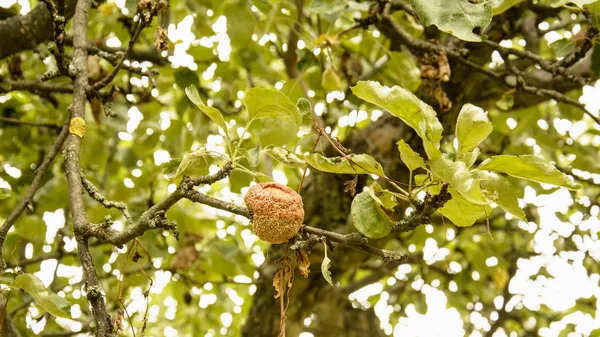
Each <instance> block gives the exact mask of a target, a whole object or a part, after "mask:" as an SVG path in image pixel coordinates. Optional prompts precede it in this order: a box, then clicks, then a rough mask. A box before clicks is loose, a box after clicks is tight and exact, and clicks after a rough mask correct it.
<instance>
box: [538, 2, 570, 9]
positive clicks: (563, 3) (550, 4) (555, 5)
mask: <svg viewBox="0 0 600 337" xmlns="http://www.w3.org/2000/svg"><path fill="white" fill-rule="evenodd" d="M567 2H571V1H569V0H540V1H539V3H540V4H541V5H544V6H550V7H554V8H556V7H561V6H564V5H565V4H566V3H567Z"/></svg>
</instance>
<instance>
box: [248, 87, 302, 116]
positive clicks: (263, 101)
mask: <svg viewBox="0 0 600 337" xmlns="http://www.w3.org/2000/svg"><path fill="white" fill-rule="evenodd" d="M244 104H245V105H246V109H248V116H249V117H250V120H253V119H257V118H264V117H272V118H278V117H280V118H284V119H288V120H290V121H292V122H294V123H295V124H296V125H300V124H302V114H301V113H300V110H298V107H296V105H295V104H294V103H293V102H292V101H290V99H289V98H288V97H287V96H286V95H285V94H283V93H282V92H281V91H278V90H273V89H266V88H252V89H250V90H249V91H248V92H247V93H246V96H245V97H244Z"/></svg>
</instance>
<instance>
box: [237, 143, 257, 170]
mask: <svg viewBox="0 0 600 337" xmlns="http://www.w3.org/2000/svg"><path fill="white" fill-rule="evenodd" d="M241 150H244V151H243V152H245V153H244V154H245V156H246V159H248V164H250V167H251V168H256V167H258V164H260V142H257V143H256V147H254V148H251V149H249V150H246V149H240V151H241Z"/></svg>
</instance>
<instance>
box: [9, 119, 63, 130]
mask: <svg viewBox="0 0 600 337" xmlns="http://www.w3.org/2000/svg"><path fill="white" fill-rule="evenodd" d="M0 122H4V123H6V124H15V125H29V126H35V127H39V128H50V129H55V130H62V128H63V126H62V125H60V124H54V123H44V122H29V121H22V120H20V119H15V118H9V117H0Z"/></svg>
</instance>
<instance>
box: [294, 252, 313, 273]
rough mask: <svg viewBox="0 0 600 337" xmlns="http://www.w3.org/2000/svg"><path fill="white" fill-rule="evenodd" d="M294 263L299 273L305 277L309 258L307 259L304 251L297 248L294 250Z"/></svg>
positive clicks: (308, 266)
mask: <svg viewBox="0 0 600 337" xmlns="http://www.w3.org/2000/svg"><path fill="white" fill-rule="evenodd" d="M296 264H297V265H298V270H299V271H300V274H302V276H304V277H305V278H307V277H308V274H309V273H310V260H309V259H308V254H306V252H305V251H303V250H299V251H297V252H296Z"/></svg>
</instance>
